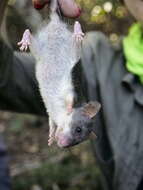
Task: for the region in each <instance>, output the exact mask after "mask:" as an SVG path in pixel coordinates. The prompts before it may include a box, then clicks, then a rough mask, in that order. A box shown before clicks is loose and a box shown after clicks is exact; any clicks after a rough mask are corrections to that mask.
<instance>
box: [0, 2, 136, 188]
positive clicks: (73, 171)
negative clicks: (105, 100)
mask: <svg viewBox="0 0 143 190" xmlns="http://www.w3.org/2000/svg"><path fill="white" fill-rule="evenodd" d="M77 2H78V3H79V4H80V6H81V7H82V10H83V11H82V16H81V17H80V18H79V20H80V22H81V24H82V27H83V30H84V31H85V32H88V31H91V30H98V31H102V32H103V33H105V34H106V35H107V36H108V38H109V40H110V41H111V43H116V44H118V43H119V42H120V39H121V37H122V36H123V35H124V34H126V33H127V31H128V28H129V26H130V25H131V23H132V22H134V20H133V18H131V16H130V15H129V14H128V11H127V10H126V8H125V7H124V5H123V4H121V3H119V2H118V1H115V0H110V1H107V0H77ZM46 11H47V10H41V11H37V10H35V9H34V8H33V6H32V3H31V1H30V0H9V3H8V7H7V11H6V15H5V18H4V22H3V24H2V35H3V38H4V39H5V41H6V42H7V43H8V44H9V45H10V46H12V48H13V49H15V50H17V45H16V44H17V42H18V41H19V40H20V39H21V36H22V33H23V31H24V30H25V29H26V28H30V29H31V30H32V31H36V30H37V28H38V27H39V23H41V22H42V20H43V19H44V18H45V17H47V12H46ZM64 21H65V22H67V23H68V24H69V25H72V23H73V22H74V20H72V19H70V20H69V19H64ZM0 134H2V135H3V136H4V138H5V142H6V144H7V147H8V152H9V156H10V173H11V176H12V180H13V190H67V189H68V190H80V189H84V190H93V189H94V190H95V189H97V190H102V176H101V172H100V170H99V168H98V166H97V164H96V158H95V157H94V154H93V152H92V147H91V144H90V141H87V142H84V143H82V144H80V145H78V146H75V147H73V148H69V149H68V150H67V149H66V150H62V149H59V148H57V147H56V146H52V147H50V148H49V147H48V145H47V140H48V120H47V118H40V117H36V116H32V115H23V114H16V113H8V112H0Z"/></svg>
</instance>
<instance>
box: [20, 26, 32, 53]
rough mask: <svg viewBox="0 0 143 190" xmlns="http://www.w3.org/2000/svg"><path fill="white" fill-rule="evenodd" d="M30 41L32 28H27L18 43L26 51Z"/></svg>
mask: <svg viewBox="0 0 143 190" xmlns="http://www.w3.org/2000/svg"><path fill="white" fill-rule="evenodd" d="M30 41H31V33H30V30H29V29H27V30H25V32H24V34H23V37H22V40H21V41H20V42H18V43H17V44H18V45H19V46H20V50H21V51H26V50H27V49H28V47H29V45H30V44H31V43H30Z"/></svg>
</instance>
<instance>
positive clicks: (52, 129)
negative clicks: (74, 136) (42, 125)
mask: <svg viewBox="0 0 143 190" xmlns="http://www.w3.org/2000/svg"><path fill="white" fill-rule="evenodd" d="M56 128H57V126H56V125H55V123H54V122H53V120H52V119H51V117H50V116H49V139H48V145H49V146H51V145H52V144H53V142H54V140H55V131H56Z"/></svg>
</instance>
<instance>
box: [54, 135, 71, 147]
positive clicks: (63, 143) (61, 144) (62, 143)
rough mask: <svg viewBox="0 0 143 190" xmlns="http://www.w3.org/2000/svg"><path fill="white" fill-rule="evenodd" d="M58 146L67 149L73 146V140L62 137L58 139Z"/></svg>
mask: <svg viewBox="0 0 143 190" xmlns="http://www.w3.org/2000/svg"><path fill="white" fill-rule="evenodd" d="M57 144H58V146H59V147H67V146H70V144H71V139H70V137H68V136H60V137H58V138H57Z"/></svg>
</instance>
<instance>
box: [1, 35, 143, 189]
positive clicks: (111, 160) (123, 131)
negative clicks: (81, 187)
mask: <svg viewBox="0 0 143 190" xmlns="http://www.w3.org/2000/svg"><path fill="white" fill-rule="evenodd" d="M0 48H1V49H0V54H1V57H2V58H1V61H0V67H1V68H2V69H1V68H0V72H1V73H0V109H2V110H12V111H17V112H24V113H34V114H38V115H44V114H45V108H44V105H43V103H42V100H41V98H40V95H39V91H38V87H37V82H36V80H35V76H34V62H33V59H32V58H31V57H30V56H28V55H25V54H13V53H12V51H11V50H10V49H8V48H7V47H5V48H2V47H0ZM4 64H5V65H4ZM82 67H83V75H84V77H85V78H86V85H87V86H86V88H87V97H86V98H87V99H88V100H98V101H99V102H100V103H101V105H102V110H101V111H100V113H99V114H98V115H97V118H96V121H95V131H96V133H97V135H98V136H99V138H98V140H96V141H95V142H93V149H94V150H95V152H96V155H97V159H98V161H99V164H100V166H101V169H102V171H103V175H104V176H105V181H104V184H103V185H104V188H105V189H108V190H112V189H114V190H127V189H128V190H136V189H137V186H138V184H139V183H140V181H141V179H142V176H143V148H142V143H143V140H142V139H143V137H142V136H143V133H142V130H143V129H142V118H143V112H142V111H143V107H142V106H143V96H142V93H143V87H142V85H140V83H139V81H138V78H137V77H135V76H133V75H132V74H130V73H128V72H127V71H126V68H125V59H124V56H123V52H122V50H121V49H116V48H113V47H112V46H111V45H110V43H109V42H108V40H107V39H106V38H105V36H104V35H103V34H101V33H97V32H93V33H89V34H88V35H87V37H86V38H85V40H84V44H83V52H82ZM95 180H96V179H95Z"/></svg>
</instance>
